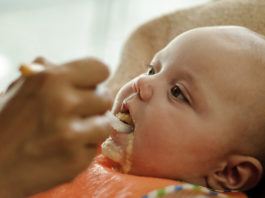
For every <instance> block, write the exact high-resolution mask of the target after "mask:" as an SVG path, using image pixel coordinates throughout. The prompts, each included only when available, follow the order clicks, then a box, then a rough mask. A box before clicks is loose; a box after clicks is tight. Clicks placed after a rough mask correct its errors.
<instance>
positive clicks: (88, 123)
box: [71, 116, 111, 146]
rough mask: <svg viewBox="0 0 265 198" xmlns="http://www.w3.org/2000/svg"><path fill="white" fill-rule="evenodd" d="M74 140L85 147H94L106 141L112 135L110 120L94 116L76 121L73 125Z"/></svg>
mask: <svg viewBox="0 0 265 198" xmlns="http://www.w3.org/2000/svg"><path fill="white" fill-rule="evenodd" d="M71 128H72V131H73V132H74V134H73V135H74V136H75V137H74V139H76V141H77V142H80V143H82V144H85V145H88V146H89V145H91V146H94V145H96V144H97V143H99V142H102V141H104V140H105V139H106V138H107V137H108V136H109V134H110V131H111V126H110V120H109V118H108V117H106V116H94V117H90V118H88V119H85V120H75V121H74V122H73V123H72V127H71Z"/></svg>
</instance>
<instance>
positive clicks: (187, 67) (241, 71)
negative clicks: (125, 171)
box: [111, 26, 265, 190]
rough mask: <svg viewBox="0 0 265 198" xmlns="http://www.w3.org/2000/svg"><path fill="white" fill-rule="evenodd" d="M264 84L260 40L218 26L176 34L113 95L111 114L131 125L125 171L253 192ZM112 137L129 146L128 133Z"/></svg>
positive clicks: (263, 128)
mask: <svg viewBox="0 0 265 198" xmlns="http://www.w3.org/2000/svg"><path fill="white" fill-rule="evenodd" d="M264 86H265V41H264V38H262V36H260V35H258V34H256V33H254V32H252V31H250V30H248V29H245V28H242V27H234V26H222V27H205V28H198V29H194V30H191V31H188V32H185V33H183V34H181V35H180V36H178V37H176V38H175V39H174V40H173V41H172V42H171V43H169V45H168V46H166V47H165V48H164V49H163V50H161V51H159V52H158V53H157V54H156V55H155V57H154V58H153V60H152V62H151V63H150V68H149V69H148V71H147V73H145V74H142V75H140V76H138V77H137V78H135V79H133V80H132V81H130V82H128V83H127V84H126V85H124V86H123V88H122V89H121V90H120V92H119V93H118V95H117V97H116V100H115V103H114V106H113V112H114V113H117V112H120V111H121V112H129V113H130V115H131V117H132V119H133V121H134V125H135V130H134V132H133V134H134V142H133V148H132V154H131V155H130V156H129V160H130V162H131V169H130V172H129V173H131V174H136V175H145V176H155V177H164V178H171V179H180V180H184V181H187V182H190V183H194V184H198V185H202V186H208V187H211V188H214V189H231V190H233V189H241V190H247V189H249V188H252V187H253V186H255V185H256V184H257V183H258V182H259V180H260V179H261V177H262V174H263V167H264V159H265V144H264V139H265V90H264ZM111 137H112V139H113V142H114V143H115V144H116V146H118V147H120V148H121V149H124V150H125V149H128V148H127V146H126V145H127V143H128V142H127V141H128V135H126V134H121V133H118V132H116V131H113V133H112V135H111ZM124 153H125V154H126V152H124ZM127 160H128V156H127Z"/></svg>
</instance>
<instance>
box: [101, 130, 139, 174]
mask: <svg viewBox="0 0 265 198" xmlns="http://www.w3.org/2000/svg"><path fill="white" fill-rule="evenodd" d="M122 135H123V138H122V140H123V141H122V144H119V143H118V142H117V141H115V139H114V137H112V136H110V137H109V138H108V139H106V140H105V141H104V142H103V143H102V145H101V148H102V154H103V155H105V156H106V157H107V158H109V159H111V160H112V161H114V162H117V163H118V164H119V165H120V166H121V171H122V172H123V173H128V172H129V171H130V170H131V156H132V150H133V141H134V134H133V133H129V134H126V135H125V134H122Z"/></svg>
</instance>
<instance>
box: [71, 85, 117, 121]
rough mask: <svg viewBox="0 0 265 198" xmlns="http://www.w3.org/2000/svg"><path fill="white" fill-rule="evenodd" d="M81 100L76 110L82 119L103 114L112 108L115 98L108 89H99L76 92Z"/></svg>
mask: <svg viewBox="0 0 265 198" xmlns="http://www.w3.org/2000/svg"><path fill="white" fill-rule="evenodd" d="M75 92H76V95H77V96H78V98H80V104H79V105H78V106H77V107H76V109H75V110H74V111H75V113H76V114H78V115H79V116H80V117H87V116H92V115H95V114H103V113H104V112H106V111H107V110H109V109H110V108H111V106H112V100H113V97H112V95H111V94H110V91H108V90H107V89H106V88H103V87H97V88H96V90H93V91H91V90H89V91H87V90H83V89H81V90H80V89H78V90H75Z"/></svg>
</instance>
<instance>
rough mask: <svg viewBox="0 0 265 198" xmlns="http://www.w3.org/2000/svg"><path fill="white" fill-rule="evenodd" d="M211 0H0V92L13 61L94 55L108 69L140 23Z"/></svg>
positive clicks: (59, 60)
mask: <svg viewBox="0 0 265 198" xmlns="http://www.w3.org/2000/svg"><path fill="white" fill-rule="evenodd" d="M208 1H211V0H0V92H1V91H4V90H5V89H6V87H7V86H8V84H9V83H10V82H11V81H12V80H14V79H15V78H17V77H18V75H19V72H18V66H19V64H20V63H23V62H31V61H32V60H33V59H34V58H36V57H37V56H44V57H46V58H47V59H49V60H51V61H52V62H55V63H63V62H66V61H69V60H72V59H77V58H81V57H84V56H88V55H89V56H96V57H98V58H100V59H101V60H103V61H104V62H105V63H107V64H108V65H109V66H110V68H111V71H112V72H113V71H115V68H116V66H117V64H118V60H119V56H120V52H121V49H122V45H123V43H124V42H125V40H126V38H127V37H128V36H129V34H130V33H131V32H132V31H133V30H134V29H135V28H136V27H137V26H139V25H140V24H142V23H144V22H145V21H147V20H150V19H152V18H154V17H157V16H160V15H163V14H165V13H168V12H172V11H175V10H176V9H181V8H186V7H191V6H195V5H198V4H202V3H205V2H208Z"/></svg>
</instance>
